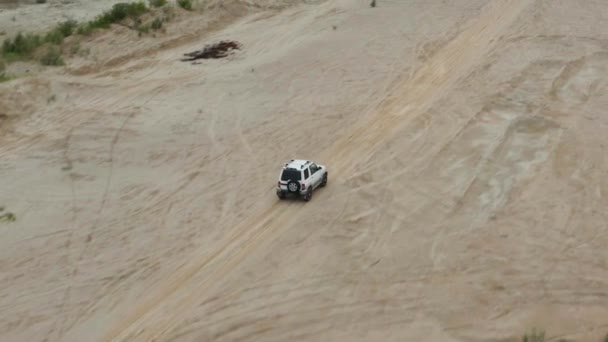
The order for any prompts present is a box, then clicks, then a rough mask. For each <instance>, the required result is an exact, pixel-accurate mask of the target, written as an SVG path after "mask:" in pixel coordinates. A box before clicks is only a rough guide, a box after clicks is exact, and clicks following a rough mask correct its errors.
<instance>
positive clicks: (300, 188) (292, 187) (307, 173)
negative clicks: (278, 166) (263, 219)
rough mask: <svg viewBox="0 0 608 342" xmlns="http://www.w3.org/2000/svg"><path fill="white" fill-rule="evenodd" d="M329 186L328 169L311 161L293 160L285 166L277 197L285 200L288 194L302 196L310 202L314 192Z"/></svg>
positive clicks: (278, 184) (278, 185)
mask: <svg viewBox="0 0 608 342" xmlns="http://www.w3.org/2000/svg"><path fill="white" fill-rule="evenodd" d="M326 184H327V168H326V167H325V166H323V165H317V164H316V163H313V162H311V161H310V160H297V159H293V160H291V161H290V162H289V163H287V164H285V166H283V169H282V170H281V174H280V175H279V181H278V183H277V196H279V198H280V199H284V198H286V197H287V195H288V194H292V195H296V196H301V197H303V198H304V200H305V201H310V199H311V198H312V191H313V190H314V189H316V188H317V187H319V186H321V187H323V186H325V185H326Z"/></svg>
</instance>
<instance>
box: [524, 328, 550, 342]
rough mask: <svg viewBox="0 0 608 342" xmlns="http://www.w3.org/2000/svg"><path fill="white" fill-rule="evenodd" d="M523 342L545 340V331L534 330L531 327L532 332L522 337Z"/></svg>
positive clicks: (541, 341) (543, 341)
mask: <svg viewBox="0 0 608 342" xmlns="http://www.w3.org/2000/svg"><path fill="white" fill-rule="evenodd" d="M522 341H523V342H545V332H544V331H536V329H532V332H530V333H527V334H525V335H524V337H523V338H522Z"/></svg>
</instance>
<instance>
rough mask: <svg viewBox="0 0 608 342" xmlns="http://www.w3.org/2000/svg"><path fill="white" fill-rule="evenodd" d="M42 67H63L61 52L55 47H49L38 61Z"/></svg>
mask: <svg viewBox="0 0 608 342" xmlns="http://www.w3.org/2000/svg"><path fill="white" fill-rule="evenodd" d="M40 63H41V64H42V65H50V66H57V65H64V62H63V58H61V51H60V50H59V48H57V47H56V46H51V47H49V49H48V50H47V52H46V54H45V55H44V56H43V57H42V58H41V59H40Z"/></svg>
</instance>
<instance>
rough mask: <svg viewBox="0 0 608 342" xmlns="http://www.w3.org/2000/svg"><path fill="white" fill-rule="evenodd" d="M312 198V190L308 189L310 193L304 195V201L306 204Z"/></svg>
mask: <svg viewBox="0 0 608 342" xmlns="http://www.w3.org/2000/svg"><path fill="white" fill-rule="evenodd" d="M311 198H312V188H308V191H306V194H305V195H304V200H305V201H306V202H308V201H310V199H311Z"/></svg>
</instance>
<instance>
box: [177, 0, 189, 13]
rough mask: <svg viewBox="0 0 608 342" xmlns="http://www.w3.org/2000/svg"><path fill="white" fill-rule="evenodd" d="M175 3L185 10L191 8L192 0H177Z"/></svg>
mask: <svg viewBox="0 0 608 342" xmlns="http://www.w3.org/2000/svg"><path fill="white" fill-rule="evenodd" d="M177 4H178V5H179V7H181V8H183V9H185V10H188V11H191V10H192V0H177Z"/></svg>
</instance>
